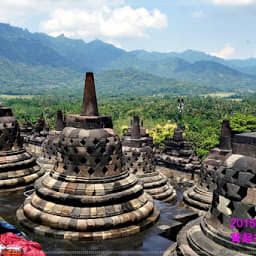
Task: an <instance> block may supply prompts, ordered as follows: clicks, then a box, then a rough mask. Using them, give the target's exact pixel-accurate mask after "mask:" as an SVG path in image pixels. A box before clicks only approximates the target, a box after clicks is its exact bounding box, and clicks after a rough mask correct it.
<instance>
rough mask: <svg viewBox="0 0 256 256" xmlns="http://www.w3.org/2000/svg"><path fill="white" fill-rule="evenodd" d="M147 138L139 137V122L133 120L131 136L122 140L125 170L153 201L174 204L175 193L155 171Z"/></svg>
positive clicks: (152, 154) (135, 118) (165, 179)
mask: <svg viewBox="0 0 256 256" xmlns="http://www.w3.org/2000/svg"><path fill="white" fill-rule="evenodd" d="M147 141H148V138H147V137H145V136H144V137H141V128H140V120H139V117H138V116H135V117H134V118H133V122H132V127H131V136H127V135H126V136H125V137H124V138H123V140H122V149H123V155H124V162H125V168H126V169H127V170H129V171H130V172H131V173H133V174H135V175H136V176H137V178H138V179H139V180H140V181H141V182H142V184H143V187H144V189H145V191H146V192H147V193H148V194H150V195H151V196H152V197H153V198H154V199H157V200H162V201H164V202H168V203H171V202H175V201H176V198H177V197H176V191H175V190H174V189H173V187H172V186H171V185H170V184H169V182H168V178H167V177H166V176H165V175H164V174H162V173H160V172H159V171H157V170H156V168H155V161H154V152H153V149H152V147H150V146H149V144H148V142H147Z"/></svg>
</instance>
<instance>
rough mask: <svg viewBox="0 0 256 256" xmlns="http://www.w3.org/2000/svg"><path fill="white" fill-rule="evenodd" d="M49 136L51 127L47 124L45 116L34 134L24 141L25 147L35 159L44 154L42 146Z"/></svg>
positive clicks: (38, 123)
mask: <svg viewBox="0 0 256 256" xmlns="http://www.w3.org/2000/svg"><path fill="white" fill-rule="evenodd" d="M48 134H49V127H48V125H47V123H46V122H45V119H44V116H43V115H41V116H40V118H39V119H38V121H37V123H36V125H35V127H34V128H33V130H32V134H31V135H30V136H28V137H27V138H26V139H25V140H24V146H25V148H26V150H27V151H28V152H29V153H30V154H32V155H33V156H34V157H35V158H38V157H39V156H40V154H41V152H42V144H43V142H44V140H45V139H46V137H47V135H48Z"/></svg>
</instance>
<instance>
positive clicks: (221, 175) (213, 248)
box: [164, 135, 256, 256]
mask: <svg viewBox="0 0 256 256" xmlns="http://www.w3.org/2000/svg"><path fill="white" fill-rule="evenodd" d="M244 136H245V137H246V135H244ZM245 141H247V139H246V140H245ZM248 141H250V139H248ZM249 155H250V154H249ZM255 171H256V158H254V157H251V156H245V155H238V154H232V155H229V156H227V158H226V159H225V161H224V162H223V163H222V164H221V166H220V168H219V169H218V170H217V178H216V182H217V187H216V189H215V190H214V192H213V200H212V204H211V209H210V211H209V212H208V213H207V214H206V215H205V216H203V217H201V218H199V219H197V220H195V221H192V222H190V223H189V224H187V225H186V226H185V227H184V228H183V229H182V230H181V231H180V232H179V234H178V237H177V243H175V244H174V245H172V246H171V247H170V248H169V249H168V250H167V251H166V252H165V253H164V256H167V255H173V256H174V255H181V256H182V255H184V256H185V255H193V256H197V255H198V256H199V255H200V256H201V255H205V256H210V255H230V256H231V255H238V256H245V255H256V244H255V241H254V237H255V236H256V232H255V228H254V227H253V228H251V227H250V225H246V224H245V223H242V225H241V223H240V224H239V225H238V222H237V224H235V225H234V226H235V227H234V228H232V227H231V224H232V222H233V221H232V222H231V220H232V219H235V220H236V221H237V220H238V219H242V220H248V221H249V220H251V219H253V221H255V217H256V210H255V206H256V205H255V196H256V191H255V184H256V180H255V179H254V178H252V179H251V180H250V182H249V181H248V177H250V175H251V174H254V173H255ZM245 174H246V175H245ZM242 176H244V177H243V178H241V180H239V177H242ZM233 233H238V235H239V236H240V237H239V238H238V242H235V241H233V240H232V234H233ZM245 233H247V234H250V235H251V237H252V241H251V242H248V243H247V242H246V243H245V242H244V241H243V239H244V238H243V237H244V234H245Z"/></svg>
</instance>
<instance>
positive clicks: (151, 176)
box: [137, 171, 177, 203]
mask: <svg viewBox="0 0 256 256" xmlns="http://www.w3.org/2000/svg"><path fill="white" fill-rule="evenodd" d="M137 178H138V179H139V180H140V181H141V182H142V184H143V188H144V190H145V191H146V192H147V193H148V194H149V195H151V196H152V197H153V199H155V200H159V201H163V202H166V203H175V202H176V201H177V195H176V191H175V189H174V188H173V187H172V186H171V185H170V184H169V182H168V178H167V177H166V176H165V175H163V174H162V173H160V172H158V171H154V172H152V173H145V174H140V175H137Z"/></svg>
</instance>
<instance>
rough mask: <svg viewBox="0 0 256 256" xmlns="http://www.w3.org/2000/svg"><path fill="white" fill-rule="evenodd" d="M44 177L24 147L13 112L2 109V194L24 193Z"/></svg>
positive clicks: (0, 141)
mask: <svg viewBox="0 0 256 256" xmlns="http://www.w3.org/2000/svg"><path fill="white" fill-rule="evenodd" d="M42 175H43V171H41V170H39V166H37V165H36V162H35V159H34V158H32V157H31V155H30V154H29V153H27V152H26V150H25V149H24V148H23V147H22V139H21V137H20V130H19V125H18V122H17V120H16V118H15V117H14V116H13V113H12V110H11V109H10V108H4V107H0V194H3V193H6V194H7V193H12V192H24V191H25V190H27V189H29V188H31V187H33V183H34V181H35V180H36V179H37V178H38V177H40V176H42Z"/></svg>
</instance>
